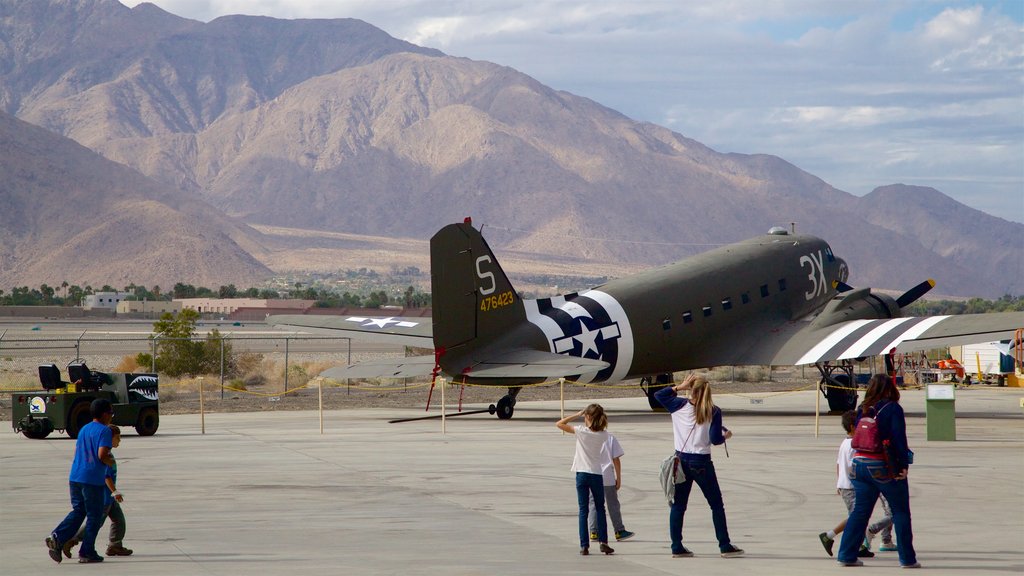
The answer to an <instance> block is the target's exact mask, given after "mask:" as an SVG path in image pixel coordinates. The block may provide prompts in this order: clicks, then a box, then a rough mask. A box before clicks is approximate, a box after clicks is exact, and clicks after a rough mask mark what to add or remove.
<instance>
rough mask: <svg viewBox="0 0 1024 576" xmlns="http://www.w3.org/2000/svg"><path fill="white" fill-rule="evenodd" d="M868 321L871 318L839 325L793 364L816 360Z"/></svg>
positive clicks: (809, 362) (808, 362)
mask: <svg viewBox="0 0 1024 576" xmlns="http://www.w3.org/2000/svg"><path fill="white" fill-rule="evenodd" d="M868 322H871V320H854V321H852V322H850V323H849V324H846V325H845V326H842V327H840V328H839V329H838V330H836V331H835V332H833V333H831V334H829V335H828V336H826V337H825V339H824V340H822V341H821V342H818V344H817V345H816V346H815V347H814V348H811V349H810V350H809V351H808V352H807V353H806V354H804V355H803V356H801V357H800V359H799V360H797V361H796V362H794V363H793V364H794V365H800V364H811V363H813V362H816V361H817V360H818V358H820V357H821V355H822V354H824V353H825V352H828V351H829V350H830V349H831V348H832V347H833V346H835V345H836V344H838V343H839V341H840V340H842V339H843V338H846V337H847V336H849V335H850V334H852V333H853V332H854V331H855V330H856V329H858V328H860V327H861V326H863V325H865V324H867V323H868Z"/></svg>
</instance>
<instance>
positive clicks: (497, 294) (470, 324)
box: [430, 218, 526, 350]
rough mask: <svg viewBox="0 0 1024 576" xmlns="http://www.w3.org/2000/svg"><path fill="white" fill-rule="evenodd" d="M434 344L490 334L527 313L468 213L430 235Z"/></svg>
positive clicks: (448, 346)
mask: <svg viewBox="0 0 1024 576" xmlns="http://www.w3.org/2000/svg"><path fill="white" fill-rule="evenodd" d="M430 282H431V286H430V290H431V298H432V302H431V305H432V306H433V323H434V330H433V335H434V348H435V349H438V350H442V349H443V350H448V349H451V348H454V347H456V346H460V345H463V344H467V343H469V342H471V341H473V340H476V339H483V340H490V339H492V338H495V337H497V336H499V335H501V334H504V333H506V332H507V331H508V330H510V329H511V328H512V327H513V326H515V325H516V324H518V323H519V322H523V321H525V319H526V312H525V308H524V307H523V302H522V299H521V298H520V297H519V295H518V294H516V291H515V290H514V289H513V288H512V284H511V282H509V280H508V277H507V276H505V272H504V271H503V270H502V269H501V266H499V265H498V260H497V259H496V258H495V257H494V253H492V252H491V249H490V247H489V246H488V245H487V241H486V240H484V237H483V235H481V234H480V231H479V230H477V229H476V228H474V227H473V225H472V223H471V222H470V221H469V219H468V218H467V220H466V222H463V223H461V224H449V225H448V226H445V227H444V228H442V229H441V230H440V231H438V232H437V234H434V236H433V238H431V239H430Z"/></svg>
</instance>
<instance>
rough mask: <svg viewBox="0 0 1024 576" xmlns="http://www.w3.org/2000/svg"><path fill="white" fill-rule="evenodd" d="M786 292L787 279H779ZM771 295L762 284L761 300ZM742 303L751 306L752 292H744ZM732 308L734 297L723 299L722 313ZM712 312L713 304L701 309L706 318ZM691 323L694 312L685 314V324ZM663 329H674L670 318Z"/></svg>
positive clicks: (665, 321) (741, 298)
mask: <svg viewBox="0 0 1024 576" xmlns="http://www.w3.org/2000/svg"><path fill="white" fill-rule="evenodd" d="M785 290H786V279H785V278H779V292H785ZM769 294H770V292H769V291H768V285H767V284H762V285H761V298H767V297H768V295H769ZM740 303H741V304H750V292H744V293H742V294H740ZM732 308H733V301H732V297H731V296H726V297H725V298H722V311H723V312H728V311H729V310H732ZM712 312H713V309H712V305H711V304H708V305H707V306H702V307H701V314H703V315H704V317H705V318H707V317H709V316H711V314H712ZM690 322H693V311H691V310H687V311H686V312H683V324H689V323H690ZM661 327H662V328H663V329H664V330H671V329H672V320H671V319H670V318H666V319H664V320H662V321H661Z"/></svg>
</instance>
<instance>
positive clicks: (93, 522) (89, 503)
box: [53, 482, 107, 557]
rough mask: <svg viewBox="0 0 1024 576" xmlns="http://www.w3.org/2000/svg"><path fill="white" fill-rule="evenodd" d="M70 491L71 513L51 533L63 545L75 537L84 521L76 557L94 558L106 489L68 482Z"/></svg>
mask: <svg viewBox="0 0 1024 576" xmlns="http://www.w3.org/2000/svg"><path fill="white" fill-rule="evenodd" d="M68 484H69V485H70V489H71V512H68V515H67V516H65V517H64V520H63V521H62V522H61V523H60V525H59V526H57V528H56V529H55V530H54V531H53V533H54V535H55V536H56V537H57V543H58V544H63V543H65V542H67V541H68V540H70V539H71V538H72V537H74V536H75V533H76V532H78V528H79V527H80V526H81V525H82V520H85V533H84V534H83V536H82V547H81V548H79V549H78V556H79V557H84V556H96V555H97V554H96V535H97V534H99V533H100V528H101V527H102V526H103V520H104V519H105V518H106V517H105V516H104V514H103V510H104V507H103V498H104V496H105V493H106V490H107V487H106V486H103V485H102V484H82V483H81V482H69V483H68Z"/></svg>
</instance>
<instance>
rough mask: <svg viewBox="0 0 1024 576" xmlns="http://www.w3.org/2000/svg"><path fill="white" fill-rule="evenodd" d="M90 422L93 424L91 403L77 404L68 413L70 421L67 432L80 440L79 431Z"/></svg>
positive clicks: (82, 402)
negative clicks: (90, 411)
mask: <svg viewBox="0 0 1024 576" xmlns="http://www.w3.org/2000/svg"><path fill="white" fill-rule="evenodd" d="M89 422H92V414H90V413H89V401H88V400H82V401H80V402H76V403H75V405H74V406H72V407H71V410H70V411H69V412H68V421H67V423H66V424H65V425H66V426H67V428H65V430H66V431H67V433H68V436H70V437H71V438H78V431H79V430H81V429H82V426H85V425H86V424H88V423H89Z"/></svg>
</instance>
